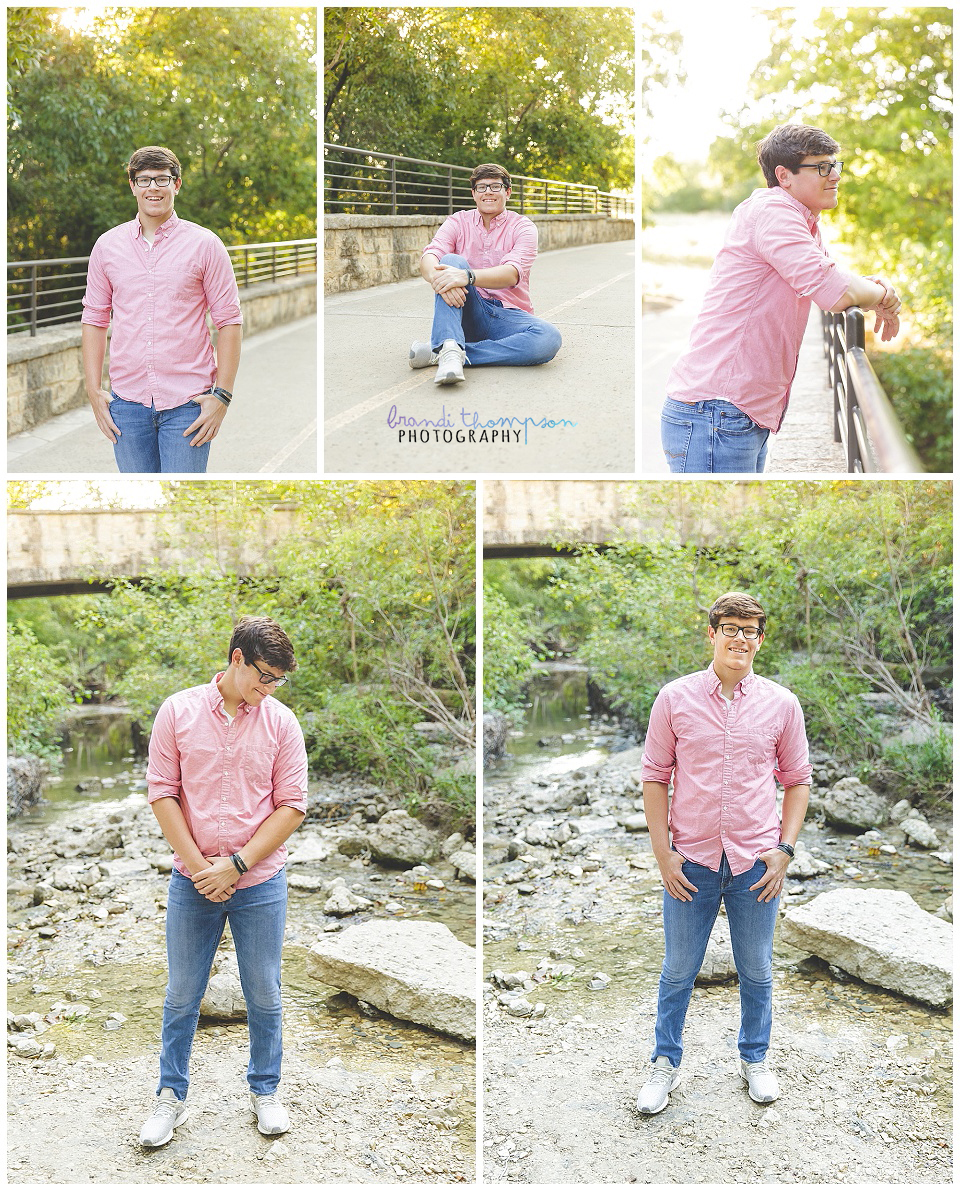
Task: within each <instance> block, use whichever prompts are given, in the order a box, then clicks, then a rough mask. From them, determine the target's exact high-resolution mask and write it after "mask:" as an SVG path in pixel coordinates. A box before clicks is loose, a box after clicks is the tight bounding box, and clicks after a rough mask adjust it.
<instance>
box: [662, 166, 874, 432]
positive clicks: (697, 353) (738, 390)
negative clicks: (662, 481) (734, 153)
mask: <svg viewBox="0 0 960 1191" xmlns="http://www.w3.org/2000/svg"><path fill="white" fill-rule="evenodd" d="M850 280H851V278H850V274H849V273H845V272H844V271H843V270H842V269H839V268H838V267H837V264H836V262H835V261H832V260H831V259H830V257H829V256H828V255H827V253H826V250H825V249H824V247H823V241H822V239H821V237H820V226H819V216H818V215H814V214H813V213H812V212H811V211H810V210H809V209H808V208H807V207H805V206H804V205H803V203H801V202H798V200H797V199H795V198H793V196H792V195H790V194H788V193H787V192H786V191H785V190H783V189H781V188H780V187H779V186H776V187H771V188H770V189H768V190H755V191H754V192H753V194H751V195H750V197H749V198H748V199H746V200H745V201H744V202H742V203H741V204H740V205H739V206H738V207H737V208H736V210H735V211H734V212H733V215H732V217H731V220H730V227H729V228H728V229H727V236H726V240H725V241H724V245H723V247H722V248H721V249H720V252H719V253H718V254H717V259H716V261H715V262H714V265H713V270H712V272H711V274H710V282H709V286H708V289H707V294H706V297H705V298H704V301H703V308H702V309H701V311H700V316H699V318H698V319H697V321H696V322H695V323H694V326H693V330H692V331H691V333H690V342H689V345H688V347H687V350H686V351H685V352H684V354H683V355H682V356H681V357H680V359H679V360H678V361H677V362H676V364H674V366H673V370H672V371H671V373H670V376H669V377H668V379H667V395H668V396H670V397H673V398H674V399H675V400H677V401H690V402H694V401H709V400H713V399H716V398H722V399H724V400H726V401H731V402H733V404H734V405H735V406H736V407H737V408H738V409H740V410H742V412H743V413H745V414H746V415H747V417H749V418H752V419H753V421H754V422H756V423H757V424H758V425H759V426H763V427H765V428H766V429H768V430H773V431H777V430H779V429H780V426H781V424H782V422H783V415H784V414H785V413H786V410H787V403H788V402H789V400H790V387H791V385H792V383H793V377H794V374H795V373H796V371H797V357H798V355H799V353H800V344H801V341H802V340H803V333H804V330H805V329H806V325H807V318H808V316H809V313H810V302H811V300H812V301H814V302H816V304H817V305H818V306H819V307H820V308H821V309H822V310H828V309H829V308H830V307H831V306H833V305H835V304H836V303H837V302H838V301H839V300H840V299H841V298H842V297H843V295H844V292H845V291H846V289H847V286H848V285H849V284H850Z"/></svg>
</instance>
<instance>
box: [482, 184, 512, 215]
mask: <svg viewBox="0 0 960 1191" xmlns="http://www.w3.org/2000/svg"><path fill="white" fill-rule="evenodd" d="M497 183H499V184H500V185H501V187H503V185H504V183H503V179H502V178H478V179H477V180H476V182H475V183H474V189H473V201H474V202H475V203H476V204H477V210H478V211H479V212H480V214H481V215H487V216H493V215H500V214H502V213H503V211H504V209H505V208H506V205H507V199H508V198H509V197H510V188H509V187H507V188H505V189H501V190H499V191H496V190H486V189H485V187H487V186H496V185H497ZM477 187H481V188H482V189H479V190H478V189H477Z"/></svg>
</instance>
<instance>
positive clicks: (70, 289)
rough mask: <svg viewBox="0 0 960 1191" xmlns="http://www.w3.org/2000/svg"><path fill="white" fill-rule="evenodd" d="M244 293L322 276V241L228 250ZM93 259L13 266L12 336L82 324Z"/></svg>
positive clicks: (9, 282)
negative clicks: (319, 250) (319, 263)
mask: <svg viewBox="0 0 960 1191" xmlns="http://www.w3.org/2000/svg"><path fill="white" fill-rule="evenodd" d="M227 252H228V253H229V255H230V262H231V264H232V265H233V271H234V273H235V275H236V278H237V285H238V286H240V288H241V289H246V288H247V287H248V286H251V285H256V284H257V283H258V282H261V281H279V280H281V279H282V278H284V277H299V275H300V274H301V273H315V272H316V271H317V241H316V237H314V238H313V239H309V240H276V241H273V242H270V243H262V244H236V245H233V246H232V247H228V248H227ZM89 261H90V258H89V257H88V256H67V257H62V258H60V259H57V260H41V261H9V262H8V263H7V334H8V335H12V334H15V333H24V332H28V331H29V333H30V335H31V336H33V335H36V333H37V331H38V330H43V329H44V328H46V327H51V326H59V325H60V324H61V323H75V322H79V320H80V317H81V315H82V314H83V306H82V304H81V301H80V299H81V298H82V297H83V293H84V290H85V289H86V287H87V265H88V264H89Z"/></svg>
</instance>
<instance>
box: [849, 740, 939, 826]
mask: <svg viewBox="0 0 960 1191" xmlns="http://www.w3.org/2000/svg"><path fill="white" fill-rule="evenodd" d="M871 779H873V780H874V781H875V783H876V784H877V785H880V786H882V787H883V788H884V789H885V790H887V791H889V792H890V793H891V794H895V795H896V796H897V798H907V799H909V800H910V801H911V802H913V803H917V804H919V805H920V806H922V807H924V808H925V809H926V810H931V811H944V810H945V809H946V808H947V807H948V806H949V805H950V803H951V800H952V794H953V733H952V732H951V731H950V730H949V729H948V728H946V727H945V726H944V725H943V724H937V725H936V727H935V730H934V731H933V733H931V735H930V736H929V737H927V739H926V740H922V741H920V742H919V743H917V744H888V745H886V746H885V747H884V749H883V752H882V753H881V755H880V756H879V757H878V758H877V759H876V760H875V761H874V762H873V763H872V764H871V765H869V766H867V767H865V772H864V780H865V781H870V780H871Z"/></svg>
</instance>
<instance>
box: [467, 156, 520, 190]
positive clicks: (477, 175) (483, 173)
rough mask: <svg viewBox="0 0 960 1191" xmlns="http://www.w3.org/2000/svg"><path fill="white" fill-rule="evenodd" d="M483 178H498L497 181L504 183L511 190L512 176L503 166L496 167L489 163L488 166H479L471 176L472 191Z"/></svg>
mask: <svg viewBox="0 0 960 1191" xmlns="http://www.w3.org/2000/svg"><path fill="white" fill-rule="evenodd" d="M481 178H496V179H497V181H498V182H502V183H503V184H504V185H505V186H506V188H507V189H508V190H509V189H510V175H509V174H508V173H507V171H506V170H505V169H504V168H503V166H502V165H494V163H493V162H487V164H486V165H478V166H477V167H476V169H475V170H474V171H473V173H472V174H471V175H470V189H471V190H474V189H475V188H476V185H477V183H478V182H479V181H480V179H481Z"/></svg>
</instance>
